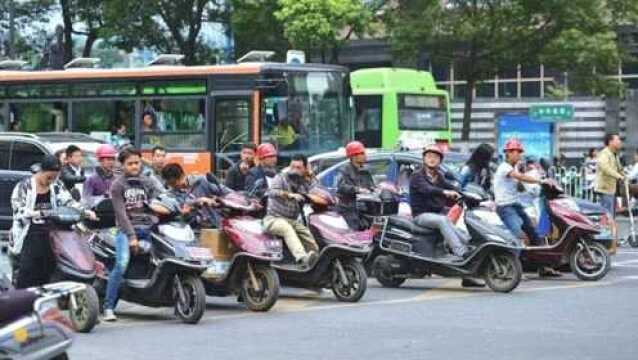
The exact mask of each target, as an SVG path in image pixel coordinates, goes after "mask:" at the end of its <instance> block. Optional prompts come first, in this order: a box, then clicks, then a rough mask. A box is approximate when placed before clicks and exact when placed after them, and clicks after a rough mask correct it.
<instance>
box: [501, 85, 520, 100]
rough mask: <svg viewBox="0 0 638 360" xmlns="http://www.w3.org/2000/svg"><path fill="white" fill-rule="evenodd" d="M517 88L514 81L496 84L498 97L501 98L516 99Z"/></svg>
mask: <svg viewBox="0 0 638 360" xmlns="http://www.w3.org/2000/svg"><path fill="white" fill-rule="evenodd" d="M516 88H517V86H516V82H515V81H511V82H502V81H499V83H498V96H499V97H503V98H514V97H517V89H516Z"/></svg>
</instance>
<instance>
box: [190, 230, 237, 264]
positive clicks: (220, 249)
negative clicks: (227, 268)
mask: <svg viewBox="0 0 638 360" xmlns="http://www.w3.org/2000/svg"><path fill="white" fill-rule="evenodd" d="M199 241H200V243H201V245H202V246H203V247H206V248H209V249H210V252H211V253H212V255H213V258H214V259H215V260H218V261H227V260H230V258H231V257H232V256H233V254H234V253H235V252H236V251H237V249H236V248H235V247H234V246H233V244H232V243H231V242H230V239H228V237H227V236H226V234H224V233H223V232H221V231H219V229H202V231H201V235H200V238H199Z"/></svg>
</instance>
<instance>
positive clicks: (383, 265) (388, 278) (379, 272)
mask: <svg viewBox="0 0 638 360" xmlns="http://www.w3.org/2000/svg"><path fill="white" fill-rule="evenodd" d="M389 261H390V260H389V259H388V258H387V257H382V256H380V257H378V258H377V259H376V261H375V262H374V268H373V274H374V276H375V277H376V278H377V281H378V282H379V283H380V284H381V285H383V286H384V287H388V288H398V287H399V286H401V285H403V283H404V282H405V280H406V279H405V278H402V277H396V276H394V274H393V272H392V269H391V268H390V265H389Z"/></svg>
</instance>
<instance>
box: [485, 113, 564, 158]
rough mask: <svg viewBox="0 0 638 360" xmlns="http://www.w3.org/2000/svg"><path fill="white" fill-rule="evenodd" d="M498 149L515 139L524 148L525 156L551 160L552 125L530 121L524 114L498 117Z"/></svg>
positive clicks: (509, 114)
mask: <svg viewBox="0 0 638 360" xmlns="http://www.w3.org/2000/svg"><path fill="white" fill-rule="evenodd" d="M497 129H498V139H497V145H498V149H499V150H501V149H503V146H504V145H505V142H506V141H507V140H508V139H510V138H513V137H515V138H517V139H519V140H520V141H521V142H522V143H523V146H524V147H525V155H534V156H536V157H537V158H547V159H551V158H552V156H553V138H554V136H553V134H554V132H553V124H552V123H551V122H541V121H534V120H532V119H531V118H530V117H529V115H527V114H525V113H506V114H501V115H499V117H498V124H497Z"/></svg>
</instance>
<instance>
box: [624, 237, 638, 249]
mask: <svg viewBox="0 0 638 360" xmlns="http://www.w3.org/2000/svg"><path fill="white" fill-rule="evenodd" d="M626 242H627V244H629V246H631V247H632V248H638V235H636V238H635V240H634V237H633V236H631V235H629V236H627V241H626Z"/></svg>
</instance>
